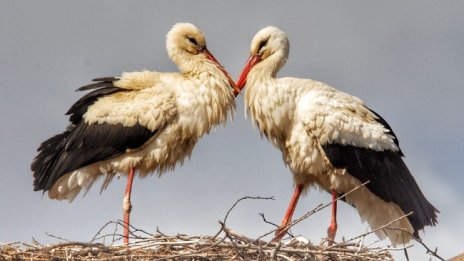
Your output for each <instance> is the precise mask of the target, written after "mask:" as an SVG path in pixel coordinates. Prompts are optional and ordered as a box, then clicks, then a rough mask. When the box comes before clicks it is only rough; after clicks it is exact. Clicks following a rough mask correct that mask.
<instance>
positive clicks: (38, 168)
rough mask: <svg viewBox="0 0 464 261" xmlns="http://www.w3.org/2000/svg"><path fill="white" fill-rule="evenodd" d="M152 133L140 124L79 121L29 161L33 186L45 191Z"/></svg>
mask: <svg viewBox="0 0 464 261" xmlns="http://www.w3.org/2000/svg"><path fill="white" fill-rule="evenodd" d="M155 133H156V131H150V130H149V129H147V128H145V127H143V126H141V125H139V124H136V125H134V126H132V127H125V126H123V125H122V124H115V125H113V124H90V125H89V124H87V123H85V122H83V121H81V122H80V123H79V124H78V125H77V126H75V127H73V128H71V129H70V130H67V131H65V132H64V133H62V134H59V135H56V136H54V137H52V138H50V139H48V140H46V141H45V142H43V143H42V145H41V146H40V147H39V155H38V156H37V157H36V158H35V160H34V162H33V163H32V165H31V169H32V171H33V172H34V190H36V191H37V190H44V191H47V190H49V189H50V188H51V187H52V186H53V184H54V183H55V182H56V181H57V180H58V179H59V178H60V177H61V176H63V175H64V174H66V173H68V172H70V171H73V170H76V169H79V168H81V167H84V166H87V165H90V164H92V163H95V162H99V161H103V160H107V159H110V158H112V157H114V156H117V155H120V154H123V153H124V152H125V151H126V150H127V149H135V148H138V147H140V146H142V145H143V144H144V143H145V142H147V141H148V140H149V139H150V138H151V137H152V136H153V135H155Z"/></svg>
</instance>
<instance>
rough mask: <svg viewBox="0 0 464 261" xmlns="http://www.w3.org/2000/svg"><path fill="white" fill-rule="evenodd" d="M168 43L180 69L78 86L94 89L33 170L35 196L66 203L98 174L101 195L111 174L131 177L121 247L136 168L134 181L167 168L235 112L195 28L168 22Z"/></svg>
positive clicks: (221, 72) (228, 82)
mask: <svg viewBox="0 0 464 261" xmlns="http://www.w3.org/2000/svg"><path fill="white" fill-rule="evenodd" d="M166 45H167V50H168V54H169V57H170V58H171V59H172V60H173V61H174V63H175V64H176V65H177V66H178V68H179V70H180V72H175V73H160V72H154V71H141V72H130V73H123V74H122V76H121V77H106V78H98V79H94V81H95V82H96V83H92V84H90V85H86V86H83V87H81V88H79V89H78V90H79V91H85V90H91V89H95V90H93V91H92V92H90V93H88V94H86V95H85V96H83V97H82V98H81V99H80V100H78V101H77V102H76V103H75V104H74V105H72V106H71V108H70V109H69V111H68V112H67V113H66V114H67V115H70V119H69V120H70V126H69V127H68V128H67V130H66V131H65V132H63V133H62V134H58V135H56V136H54V137H52V138H50V139H48V140H46V141H44V142H43V143H42V144H41V145H40V147H39V148H38V152H39V153H38V155H37V156H36V157H35V159H34V161H33V163H32V165H31V169H32V171H33V172H34V190H35V191H38V190H43V192H44V193H45V191H48V196H49V197H50V198H52V199H58V200H62V199H67V200H69V201H72V200H73V199H74V198H75V197H76V195H77V194H78V193H79V192H80V191H81V190H82V189H85V190H88V189H89V188H90V187H91V186H92V184H93V183H94V181H95V180H96V179H97V178H98V177H100V176H104V177H105V180H104V182H103V185H102V188H101V189H102V190H103V189H105V188H106V187H107V186H108V184H109V183H110V181H111V180H112V178H113V177H114V175H115V174H117V173H129V174H128V181H127V188H126V195H125V197H124V224H125V231H124V241H125V243H128V226H129V214H130V210H131V203H130V192H131V186H132V179H133V177H134V173H135V169H138V171H139V176H140V177H144V176H146V175H147V174H148V173H150V172H154V171H156V172H157V174H158V175H159V176H161V175H162V174H163V173H164V172H166V171H167V170H171V169H173V168H174V167H175V165H176V163H178V162H180V163H182V162H183V160H184V159H185V157H187V156H189V155H190V154H191V153H192V150H193V147H194V146H195V144H196V142H197V141H198V140H199V139H200V138H201V137H202V136H203V135H204V134H205V133H208V132H209V131H210V130H211V129H212V128H213V127H214V126H216V125H218V124H221V123H223V124H225V122H226V119H227V116H228V114H229V113H232V111H233V109H234V108H235V100H234V95H233V94H234V91H233V90H236V87H235V83H234V81H233V80H232V79H231V77H230V76H229V74H228V73H227V72H226V71H225V69H224V68H223V67H222V66H221V65H220V64H219V62H218V61H217V60H216V59H215V58H214V56H213V55H212V54H211V53H210V52H209V51H208V49H207V48H206V40H205V37H204V35H203V33H202V32H201V31H200V30H199V29H198V28H197V27H195V26H194V25H192V24H188V23H179V24H176V25H174V27H173V28H172V29H171V30H170V31H169V33H168V34H167V39H166ZM236 93H237V92H236Z"/></svg>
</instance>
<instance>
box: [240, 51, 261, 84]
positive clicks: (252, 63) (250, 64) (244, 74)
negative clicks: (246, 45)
mask: <svg viewBox="0 0 464 261" xmlns="http://www.w3.org/2000/svg"><path fill="white" fill-rule="evenodd" d="M260 61H261V57H260V56H259V55H250V58H248V61H247V62H246V64H245V67H244V68H243V71H242V73H241V74H240V77H239V78H238V81H237V87H238V89H239V90H240V91H241V90H242V89H243V87H244V86H245V84H246V81H247V76H248V73H249V72H250V70H251V68H253V66H255V65H256V64H257V63H259V62H260Z"/></svg>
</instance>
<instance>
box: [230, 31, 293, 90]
mask: <svg viewBox="0 0 464 261" xmlns="http://www.w3.org/2000/svg"><path fill="white" fill-rule="evenodd" d="M289 50H290V44H289V42H288V38H287V35H286V34H285V33H284V32H283V31H282V30H280V29H279V28H277V27H274V26H268V27H265V28H263V29H261V30H260V31H259V32H258V33H257V34H256V35H255V36H254V37H253V40H252V41H251V48H250V52H251V54H250V57H249V58H248V61H247V62H246V64H245V67H244V68H243V70H242V73H241V74H240V77H239V79H238V81H237V87H238V88H239V89H242V88H243V87H244V86H245V84H246V81H247V76H248V74H249V73H250V71H252V70H253V71H258V70H260V71H263V73H269V74H271V75H272V76H275V75H276V74H277V72H278V71H279V70H280V69H281V68H282V66H283V65H284V64H285V62H286V61H287V58H288V53H289Z"/></svg>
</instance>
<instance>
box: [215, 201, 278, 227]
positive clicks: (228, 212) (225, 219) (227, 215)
mask: <svg viewBox="0 0 464 261" xmlns="http://www.w3.org/2000/svg"><path fill="white" fill-rule="evenodd" d="M245 199H264V200H274V196H272V197H259V196H257V197H252V196H245V197H243V198H240V199H238V200H237V201H235V203H234V204H233V205H232V207H231V208H230V209H229V210H228V211H227V213H226V216H225V217H224V219H223V220H222V223H224V224H226V221H227V218H228V217H229V214H230V212H231V211H232V210H233V209H234V208H235V206H236V205H237V204H238V203H239V202H240V201H242V200H245Z"/></svg>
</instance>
